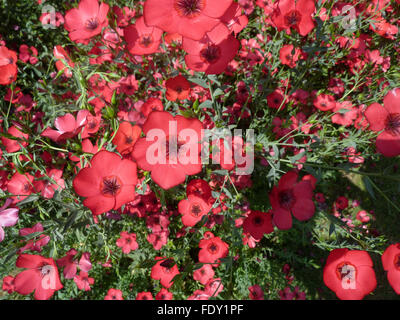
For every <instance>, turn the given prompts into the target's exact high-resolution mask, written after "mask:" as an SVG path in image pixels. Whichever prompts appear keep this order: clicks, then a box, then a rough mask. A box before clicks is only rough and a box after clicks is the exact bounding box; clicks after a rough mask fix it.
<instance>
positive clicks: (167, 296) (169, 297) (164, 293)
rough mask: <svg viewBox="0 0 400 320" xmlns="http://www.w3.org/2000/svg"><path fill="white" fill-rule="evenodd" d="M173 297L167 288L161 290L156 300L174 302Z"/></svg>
mask: <svg viewBox="0 0 400 320" xmlns="http://www.w3.org/2000/svg"><path fill="white" fill-rule="evenodd" d="M172 299H173V295H172V293H171V292H169V291H168V290H167V289H165V288H161V290H160V292H159V293H157V295H156V300H172Z"/></svg>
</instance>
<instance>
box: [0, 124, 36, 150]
mask: <svg viewBox="0 0 400 320" xmlns="http://www.w3.org/2000/svg"><path fill="white" fill-rule="evenodd" d="M7 133H8V134H9V135H11V136H13V137H15V138H19V139H15V140H14V139H8V138H5V137H1V142H2V143H3V145H4V146H5V147H6V151H7V152H8V153H13V152H17V151H19V150H21V146H23V147H24V148H25V147H26V146H27V145H28V142H27V141H26V140H28V138H29V135H28V134H26V133H23V132H21V131H20V130H19V129H18V128H17V127H16V126H12V127H10V128H9V129H8V131H7Z"/></svg>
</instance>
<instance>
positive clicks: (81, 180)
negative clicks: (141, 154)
mask: <svg viewBox="0 0 400 320" xmlns="http://www.w3.org/2000/svg"><path fill="white" fill-rule="evenodd" d="M136 172H137V167H136V164H135V163H134V162H133V161H131V160H128V159H121V158H120V156H119V155H117V154H116V153H112V152H109V151H105V150H102V151H100V152H98V153H96V154H95V155H94V157H93V158H92V161H91V167H86V168H83V169H82V170H81V171H79V173H78V174H77V175H76V177H75V179H74V181H73V187H74V189H75V192H76V193H77V194H78V195H80V196H81V197H86V199H85V200H84V201H83V204H84V205H85V206H86V207H88V208H89V209H90V210H91V211H92V213H93V214H94V215H99V214H101V213H104V212H107V211H109V210H116V209H119V208H120V207H121V206H122V205H124V204H125V203H128V202H131V201H132V200H134V198H135V186H136V183H137V173H136Z"/></svg>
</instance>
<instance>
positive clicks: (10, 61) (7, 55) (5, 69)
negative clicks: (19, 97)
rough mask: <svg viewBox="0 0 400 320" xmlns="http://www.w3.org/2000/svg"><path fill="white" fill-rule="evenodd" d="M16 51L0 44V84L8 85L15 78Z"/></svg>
mask: <svg viewBox="0 0 400 320" xmlns="http://www.w3.org/2000/svg"><path fill="white" fill-rule="evenodd" d="M17 61H18V58H17V53H16V52H15V51H12V50H8V49H7V48H6V47H5V46H1V45H0V84H2V85H8V84H10V83H12V82H14V81H15V80H17V73H18V68H17Z"/></svg>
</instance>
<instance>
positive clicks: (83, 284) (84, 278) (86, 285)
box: [74, 271, 94, 291]
mask: <svg viewBox="0 0 400 320" xmlns="http://www.w3.org/2000/svg"><path fill="white" fill-rule="evenodd" d="M74 282H75V283H76V285H77V287H78V289H79V290H85V291H89V290H90V289H91V288H90V286H91V285H93V284H94V279H93V278H89V277H88V273H87V272H85V271H81V273H80V274H79V276H75V277H74Z"/></svg>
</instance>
